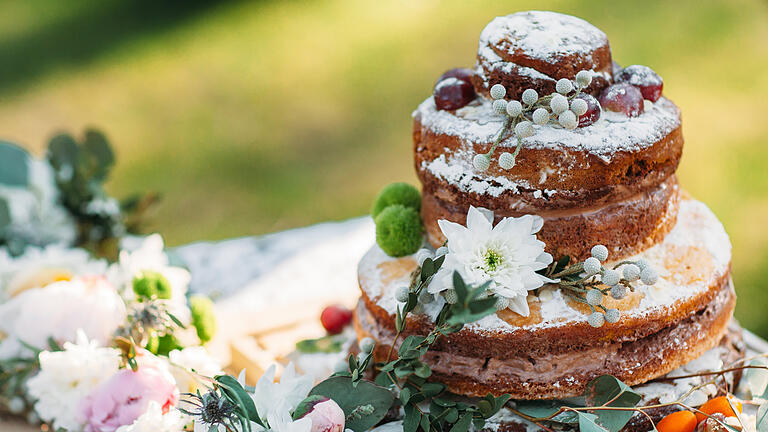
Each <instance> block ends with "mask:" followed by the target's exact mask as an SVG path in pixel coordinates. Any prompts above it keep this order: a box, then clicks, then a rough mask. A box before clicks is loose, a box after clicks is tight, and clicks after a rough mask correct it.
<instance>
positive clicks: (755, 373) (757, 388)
mask: <svg viewBox="0 0 768 432" xmlns="http://www.w3.org/2000/svg"><path fill="white" fill-rule="evenodd" d="M0 226H2V223H0ZM749 365H750V366H760V367H765V366H768V361H766V359H765V358H762V357H761V358H756V359H754V360H752V361H750V362H749ZM744 379H745V380H746V382H748V383H749V391H750V392H751V393H752V397H753V398H762V399H766V396H768V370H766V369H758V368H747V369H746V370H745V371H744Z"/></svg>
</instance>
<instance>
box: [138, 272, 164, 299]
mask: <svg viewBox="0 0 768 432" xmlns="http://www.w3.org/2000/svg"><path fill="white" fill-rule="evenodd" d="M133 292H134V293H135V294H136V296H137V297H138V298H139V299H140V300H146V299H155V298H157V299H163V300H167V299H170V298H171V292H172V291H171V283H170V282H168V279H166V278H165V276H163V274H162V273H159V272H156V271H151V270H144V271H142V272H139V273H137V274H136V276H134V277H133Z"/></svg>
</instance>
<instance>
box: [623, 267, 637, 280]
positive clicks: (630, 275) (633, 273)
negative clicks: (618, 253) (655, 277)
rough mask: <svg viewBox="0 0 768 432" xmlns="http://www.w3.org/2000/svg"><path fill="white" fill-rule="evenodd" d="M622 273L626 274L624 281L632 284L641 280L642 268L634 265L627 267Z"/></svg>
mask: <svg viewBox="0 0 768 432" xmlns="http://www.w3.org/2000/svg"><path fill="white" fill-rule="evenodd" d="M622 272H623V273H624V279H626V280H628V281H630V282H634V281H636V280H638V279H640V267H638V266H636V265H634V264H627V265H625V266H624V268H623V269H622Z"/></svg>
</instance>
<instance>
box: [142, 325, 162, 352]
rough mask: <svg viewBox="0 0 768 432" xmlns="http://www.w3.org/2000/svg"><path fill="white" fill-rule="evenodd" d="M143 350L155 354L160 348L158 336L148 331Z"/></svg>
mask: <svg viewBox="0 0 768 432" xmlns="http://www.w3.org/2000/svg"><path fill="white" fill-rule="evenodd" d="M144 348H146V349H147V351H149V352H151V353H152V354H157V350H158V349H159V348H160V336H158V335H157V332H156V331H154V330H150V332H149V337H148V338H147V344H146V345H145V346H144Z"/></svg>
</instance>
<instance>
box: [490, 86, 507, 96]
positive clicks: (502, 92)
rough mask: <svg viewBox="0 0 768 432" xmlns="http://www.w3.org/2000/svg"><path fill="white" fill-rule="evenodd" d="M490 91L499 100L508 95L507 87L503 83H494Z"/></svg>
mask: <svg viewBox="0 0 768 432" xmlns="http://www.w3.org/2000/svg"><path fill="white" fill-rule="evenodd" d="M490 93H491V97H492V98H493V99H496V100H498V99H501V98H503V97H504V96H506V95H507V89H506V88H505V87H504V86H503V85H501V84H494V85H493V86H492V87H491V91H490Z"/></svg>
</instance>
